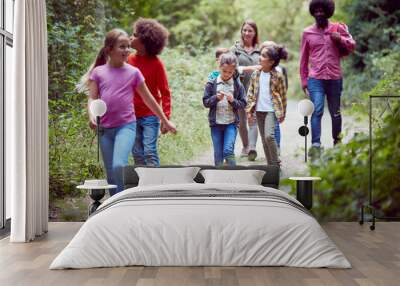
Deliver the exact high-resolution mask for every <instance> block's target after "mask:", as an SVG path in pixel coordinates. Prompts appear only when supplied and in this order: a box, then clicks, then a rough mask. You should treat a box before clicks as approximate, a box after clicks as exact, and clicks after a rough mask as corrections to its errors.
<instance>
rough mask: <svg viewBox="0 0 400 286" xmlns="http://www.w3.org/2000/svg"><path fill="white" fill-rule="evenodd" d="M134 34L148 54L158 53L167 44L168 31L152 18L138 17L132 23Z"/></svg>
mask: <svg viewBox="0 0 400 286" xmlns="http://www.w3.org/2000/svg"><path fill="white" fill-rule="evenodd" d="M133 32H134V36H135V37H137V38H139V40H140V41H141V42H142V43H143V45H144V47H145V49H146V53H147V54H148V55H150V56H156V55H159V54H160V53H161V52H162V50H163V49H164V47H165V46H166V45H167V44H168V36H169V32H168V30H167V28H165V27H164V26H163V25H162V24H161V23H160V22H158V21H157V20H154V19H145V18H139V19H138V20H137V21H136V22H135V23H134V24H133Z"/></svg>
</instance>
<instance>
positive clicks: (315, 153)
mask: <svg viewBox="0 0 400 286" xmlns="http://www.w3.org/2000/svg"><path fill="white" fill-rule="evenodd" d="M308 157H309V158H310V159H311V160H315V159H318V158H319V157H321V147H320V146H311V148H310V150H308Z"/></svg>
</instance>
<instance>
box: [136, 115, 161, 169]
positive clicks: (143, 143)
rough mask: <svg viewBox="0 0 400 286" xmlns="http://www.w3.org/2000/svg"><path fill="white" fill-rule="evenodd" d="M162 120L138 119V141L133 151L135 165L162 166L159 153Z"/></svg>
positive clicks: (148, 117)
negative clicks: (159, 134)
mask: <svg viewBox="0 0 400 286" xmlns="http://www.w3.org/2000/svg"><path fill="white" fill-rule="evenodd" d="M159 129H160V119H158V117H157V116H155V115H151V116H145V117H140V118H137V121H136V140H135V145H134V146H133V149H132V155H133V159H134V160H135V165H142V166H155V167H158V166H160V158H159V157H158V152H157V139H158V130H159Z"/></svg>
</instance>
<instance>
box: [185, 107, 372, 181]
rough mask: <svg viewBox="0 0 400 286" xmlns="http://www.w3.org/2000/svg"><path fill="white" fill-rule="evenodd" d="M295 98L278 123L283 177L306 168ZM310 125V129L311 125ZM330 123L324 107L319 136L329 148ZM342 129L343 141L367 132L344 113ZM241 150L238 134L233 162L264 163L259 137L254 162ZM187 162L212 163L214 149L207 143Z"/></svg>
mask: <svg viewBox="0 0 400 286" xmlns="http://www.w3.org/2000/svg"><path fill="white" fill-rule="evenodd" d="M297 103H298V101H296V100H289V101H288V106H287V116H286V120H285V121H284V122H283V123H282V124H281V156H280V158H281V161H282V178H287V177H290V176H294V175H307V168H306V164H305V162H304V137H302V136H300V135H299V134H298V128H299V127H300V126H301V125H302V124H303V118H302V117H301V115H300V114H299V113H298V112H297ZM309 128H310V129H311V127H310V125H309ZM331 130H332V123H331V118H330V115H329V111H328V109H327V108H326V109H325V111H324V116H323V117H322V136H321V141H322V145H323V146H324V148H331V147H332V146H333V143H332V135H331ZM343 131H344V133H345V138H344V139H343V142H344V143H346V142H347V141H348V140H349V139H350V138H351V137H352V136H353V134H354V132H359V131H366V128H362V127H360V124H357V123H356V122H355V121H354V120H353V119H352V118H350V117H346V116H343ZM310 135H311V131H310V134H309V136H307V146H308V148H309V147H310V145H311V136H310ZM241 149H242V142H241V140H240V137H239V135H238V137H237V140H236V145H235V154H236V162H237V164H238V165H246V166H247V165H253V164H257V165H258V164H266V163H267V162H266V160H265V156H264V151H263V148H262V143H261V139H260V138H258V141H257V154H258V157H257V159H256V161H254V162H250V161H248V160H247V158H240V157H239V154H240V151H241ZM187 164H206V165H213V164H214V159H213V149H212V146H210V149H209V151H207V152H205V153H203V154H202V155H200V156H198V157H197V158H195V159H193V160H191V161H189V162H187Z"/></svg>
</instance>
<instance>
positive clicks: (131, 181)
mask: <svg viewBox="0 0 400 286" xmlns="http://www.w3.org/2000/svg"><path fill="white" fill-rule="evenodd" d="M136 167H138V166H126V167H123V183H124V189H128V188H133V187H136V186H137V185H138V182H139V176H138V174H137V173H136V171H135V168H136ZM140 167H143V166H140ZM180 167H200V168H201V170H205V169H218V170H262V171H265V175H264V177H263V179H262V182H261V184H262V185H263V186H264V187H271V188H275V189H278V188H279V167H278V166H269V165H251V166H220V167H215V166H212V165H189V166H182V165H165V166H160V167H159V168H180ZM194 181H195V182H197V183H204V178H203V176H202V175H201V174H200V172H199V173H198V174H197V176H196V177H195V178H194Z"/></svg>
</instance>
